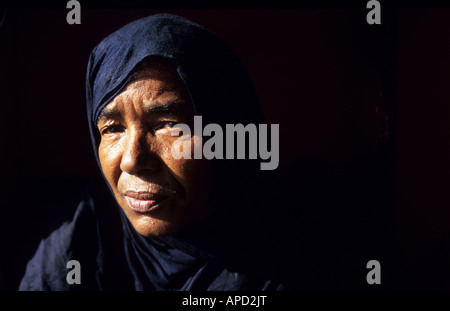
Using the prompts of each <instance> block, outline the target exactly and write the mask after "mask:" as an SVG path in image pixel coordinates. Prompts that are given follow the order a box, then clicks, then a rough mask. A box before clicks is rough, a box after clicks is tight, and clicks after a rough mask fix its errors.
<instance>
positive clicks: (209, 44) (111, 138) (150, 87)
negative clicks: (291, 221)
mask: <svg viewBox="0 0 450 311" xmlns="http://www.w3.org/2000/svg"><path fill="white" fill-rule="evenodd" d="M86 89H87V112H88V118H89V128H90V131H91V138H92V143H93V146H94V153H95V156H96V159H97V162H98V164H99V166H100V169H101V171H102V174H103V177H100V178H98V180H97V181H95V182H93V184H92V186H91V187H90V189H89V193H88V194H86V196H85V197H84V198H83V199H82V200H81V202H80V204H78V206H77V207H76V208H75V209H74V210H72V211H70V210H69V213H68V216H67V218H66V219H65V221H64V222H63V224H62V225H61V226H60V227H59V228H58V229H56V230H55V231H53V232H52V233H51V234H50V235H49V236H48V237H47V238H45V239H44V240H42V242H41V244H40V245H39V248H38V250H37V252H36V254H35V256H34V257H33V258H32V260H31V261H30V262H29V263H28V266H27V269H26V272H25V275H24V277H23V279H22V281H21V284H20V289H21V290H269V289H272V290H273V289H281V288H282V285H280V283H279V282H278V281H275V279H276V278H277V276H279V275H278V273H276V272H277V266H276V264H275V261H274V260H275V259H276V258H277V255H278V253H277V251H276V249H275V248H274V245H275V244H274V242H276V240H277V237H278V234H279V233H278V232H279V228H278V226H277V222H276V215H277V212H276V209H275V208H274V206H276V202H278V201H277V197H276V196H277V194H278V192H277V191H276V189H275V188H274V185H275V184H276V183H277V182H276V180H275V176H274V175H275V174H274V173H273V172H270V173H269V172H267V171H260V163H259V162H260V161H259V160H230V159H214V160H206V159H204V158H203V159H181V160H180V159H179V160H174V159H173V156H172V154H171V153H170V152H169V150H170V148H169V147H170V146H171V145H173V142H174V141H175V140H176V139H177V138H179V137H177V135H176V134H175V135H174V130H175V129H176V124H178V123H185V124H187V125H192V121H193V117H194V116H201V117H202V122H203V124H210V123H214V124H218V125H220V126H221V127H222V128H223V129H225V124H239V123H241V124H244V125H245V124H256V125H257V124H263V123H265V122H264V118H263V114H262V111H261V108H260V107H259V103H258V100H257V97H256V94H255V93H254V91H253V88H252V86H251V83H250V80H249V78H248V76H247V74H246V73H245V71H244V69H243V67H242V66H241V64H240V62H239V61H238V59H237V57H236V56H235V55H234V53H233V52H232V51H231V49H230V48H229V47H228V46H227V45H226V44H225V43H224V42H223V41H222V40H221V39H219V38H218V37H217V36H215V35H214V34H213V33H211V32H210V31H208V30H207V29H205V28H203V27H201V26H199V25H197V24H195V23H193V22H191V21H188V20H186V19H183V18H181V17H178V16H173V15H169V14H159V15H153V16H150V17H146V18H143V19H140V20H137V21H134V22H132V23H130V24H128V25H126V26H124V27H123V28H121V29H119V30H118V31H116V32H114V33H113V34H111V35H110V36H108V37H107V38H105V39H104V40H103V41H102V42H100V44H99V45H98V46H97V47H96V48H95V49H94V50H93V52H92V53H91V56H90V59H89V64H88V72H87V81H86ZM199 139H200V141H202V142H203V143H205V141H207V139H208V138H207V137H199V136H198V135H196V134H193V135H191V136H189V141H190V142H191V143H192V146H193V148H195V146H196V144H195V142H198V141H199ZM247 147H248V141H247ZM247 150H248V149H247ZM105 180H106V184H107V185H108V188H109V189H106V187H104V186H103V185H104V184H105ZM268 180H270V181H271V183H270V184H269V183H268V182H267V181H268ZM103 188H105V189H103ZM111 194H112V196H111ZM113 198H114V199H113ZM70 260H77V261H78V262H79V263H80V267H81V280H80V282H70V280H68V278H67V274H68V272H69V271H70V270H69V269H68V266H67V263H68V262H69V261H70Z"/></svg>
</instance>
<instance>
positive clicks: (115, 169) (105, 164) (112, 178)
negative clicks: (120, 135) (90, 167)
mask: <svg viewBox="0 0 450 311" xmlns="http://www.w3.org/2000/svg"><path fill="white" fill-rule="evenodd" d="M98 157H99V160H100V165H101V167H102V171H103V174H104V175H105V177H106V179H107V180H108V183H109V184H110V186H111V187H112V188H113V189H115V188H116V187H117V182H118V180H119V177H120V172H121V171H120V161H121V157H122V148H121V146H120V145H119V144H114V145H107V144H102V143H100V146H99V148H98Z"/></svg>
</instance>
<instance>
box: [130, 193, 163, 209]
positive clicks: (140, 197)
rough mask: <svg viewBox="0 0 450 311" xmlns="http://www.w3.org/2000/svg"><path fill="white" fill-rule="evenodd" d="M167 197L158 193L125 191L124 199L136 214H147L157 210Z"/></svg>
mask: <svg viewBox="0 0 450 311" xmlns="http://www.w3.org/2000/svg"><path fill="white" fill-rule="evenodd" d="M167 198H168V197H167V196H165V195H161V194H158V193H151V192H144V191H142V192H141V191H126V192H125V199H126V200H127V203H128V206H129V207H130V208H131V210H133V211H135V212H137V213H148V212H151V211H153V210H155V209H157V208H158V207H159V206H160V204H161V203H162V202H163V201H165V200H166V199H167Z"/></svg>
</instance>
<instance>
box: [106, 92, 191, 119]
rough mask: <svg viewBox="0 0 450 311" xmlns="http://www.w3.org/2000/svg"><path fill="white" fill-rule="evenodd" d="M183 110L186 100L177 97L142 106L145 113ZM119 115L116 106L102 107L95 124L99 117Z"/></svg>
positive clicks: (174, 113) (173, 112) (112, 117)
mask: <svg viewBox="0 0 450 311" xmlns="http://www.w3.org/2000/svg"><path fill="white" fill-rule="evenodd" d="M183 110H186V100H184V99H181V98H177V99H174V100H170V101H167V102H164V103H157V104H155V105H151V106H148V107H144V113H146V114H161V115H177V114H179V113H180V112H182V111H183ZM119 116H120V111H119V110H118V109H117V108H115V107H114V108H108V107H105V108H103V109H102V111H101V112H100V114H99V115H98V118H97V124H98V123H99V122H100V120H101V119H103V118H106V119H115V118H118V117H119Z"/></svg>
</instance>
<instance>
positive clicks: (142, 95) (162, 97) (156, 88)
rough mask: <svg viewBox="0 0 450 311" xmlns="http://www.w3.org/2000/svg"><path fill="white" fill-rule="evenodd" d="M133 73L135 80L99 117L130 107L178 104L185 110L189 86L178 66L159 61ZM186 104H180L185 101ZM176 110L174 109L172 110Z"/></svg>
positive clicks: (177, 106) (132, 80)
mask: <svg viewBox="0 0 450 311" xmlns="http://www.w3.org/2000/svg"><path fill="white" fill-rule="evenodd" d="M138 69H139V70H137V71H135V73H133V74H132V77H131V82H129V83H128V84H127V85H126V86H125V88H124V89H123V90H122V91H121V92H120V93H119V94H118V95H117V96H116V97H114V98H113V100H112V101H110V102H109V103H108V104H107V105H106V106H105V107H104V108H103V109H102V111H101V112H100V114H99V116H98V118H97V120H98V121H99V120H100V119H101V118H102V117H105V116H111V113H110V112H111V111H115V112H116V113H119V112H126V111H127V108H132V107H134V108H137V107H136V105H138V106H141V108H145V107H148V106H152V105H158V104H167V103H173V104H174V103H176V105H173V106H174V107H172V108H175V107H176V108H179V109H181V108H182V106H187V107H190V106H191V105H187V104H188V103H189V102H190V96H189V95H188V91H187V88H186V85H185V84H184V82H183V80H182V79H181V78H180V76H179V75H178V73H177V71H176V70H175V69H174V67H170V66H166V65H161V64H159V63H144V65H140V66H139V67H138ZM182 102H183V103H184V104H183V105H180V104H181V103H182ZM172 110H173V109H172Z"/></svg>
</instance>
